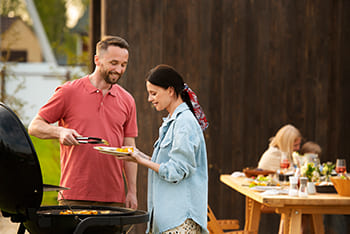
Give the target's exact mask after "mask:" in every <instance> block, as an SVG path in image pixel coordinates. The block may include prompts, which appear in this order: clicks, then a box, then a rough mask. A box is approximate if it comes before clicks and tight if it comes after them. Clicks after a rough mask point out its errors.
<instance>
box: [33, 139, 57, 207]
mask: <svg viewBox="0 0 350 234" xmlns="http://www.w3.org/2000/svg"><path fill="white" fill-rule="evenodd" d="M30 138H31V140H32V142H33V145H34V148H35V151H36V153H37V155H38V159H39V162H40V167H41V173H42V177H43V183H44V184H50V185H59V183H60V173H61V172H60V146H59V142H58V140H51V139H50V140H42V139H39V138H36V137H33V136H30ZM48 205H57V192H44V196H43V201H42V206H48Z"/></svg>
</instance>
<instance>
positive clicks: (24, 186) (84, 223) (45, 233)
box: [0, 102, 148, 234]
mask: <svg viewBox="0 0 350 234" xmlns="http://www.w3.org/2000/svg"><path fill="white" fill-rule="evenodd" d="M46 188H48V190H57V191H59V190H62V189H65V188H62V187H59V186H53V185H44V184H43V181H42V176H41V169H40V164H39V161H38V158H37V155H36V152H35V150H34V147H33V144H32V142H31V140H30V138H29V135H28V133H27V131H26V129H25V128H24V126H23V125H22V123H21V121H20V120H19V119H18V117H17V116H16V115H15V113H14V112H13V111H12V110H11V109H10V108H9V107H7V106H6V105H5V104H3V103H1V102H0V210H1V212H2V214H3V216H4V217H10V218H11V221H12V222H17V223H20V225H19V229H18V234H21V233H22V234H23V233H24V232H25V230H26V229H27V230H28V231H29V232H30V233H33V234H73V233H74V234H81V233H87V232H90V233H98V234H100V233H126V232H127V231H128V230H129V229H130V227H131V226H132V225H133V224H138V223H145V222H147V221H148V213H147V212H145V211H141V210H132V209H127V208H111V207H102V206H81V207H78V206H77V207H74V206H73V207H67V206H40V204H41V201H42V197H43V192H44V191H45V190H46ZM67 210H68V211H69V210H73V211H75V210H94V211H97V212H98V214H60V213H61V211H67Z"/></svg>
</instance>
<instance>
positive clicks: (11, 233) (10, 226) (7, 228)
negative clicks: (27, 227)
mask: <svg viewBox="0 0 350 234" xmlns="http://www.w3.org/2000/svg"><path fill="white" fill-rule="evenodd" d="M18 226H19V224H18V223H12V222H11V221H10V218H4V217H2V216H1V213H0V233H1V234H16V233H17V231H18ZM27 233H28V232H27V231H26V234H27Z"/></svg>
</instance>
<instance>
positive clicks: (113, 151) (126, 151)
mask: <svg viewBox="0 0 350 234" xmlns="http://www.w3.org/2000/svg"><path fill="white" fill-rule="evenodd" d="M94 149H95V150H98V151H99V152H100V153H103V154H110V155H114V156H127V155H130V152H134V148H132V147H123V148H119V147H107V146H95V147H94Z"/></svg>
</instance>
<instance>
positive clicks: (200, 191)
mask: <svg viewBox="0 0 350 234" xmlns="http://www.w3.org/2000/svg"><path fill="white" fill-rule="evenodd" d="M146 87H147V91H148V101H149V102H151V103H152V104H153V106H154V107H155V108H156V110H157V111H161V110H164V109H166V110H167V111H168V113H169V115H168V117H166V118H164V119H163V120H164V121H163V124H162V126H161V127H160V129H159V138H158V140H157V141H156V142H155V144H154V151H153V154H152V158H150V157H148V156H147V155H145V154H144V153H142V152H140V151H139V150H137V149H135V151H134V152H131V156H132V157H129V158H132V159H129V160H132V161H135V162H137V163H139V164H141V165H144V166H146V167H148V168H149V172H148V211H149V214H150V222H149V224H148V228H147V232H149V233H153V234H159V233H167V234H169V233H171V234H172V233H182V232H181V230H186V232H185V233H193V234H195V233H208V230H207V204H208V170H207V153H206V145H205V140H204V136H203V131H202V128H201V126H200V124H199V121H198V120H197V118H196V116H195V111H198V109H194V107H193V105H192V103H191V100H190V96H189V93H190V92H191V93H190V94H191V95H193V94H194V93H193V92H192V91H191V90H189V91H186V90H188V87H186V88H185V84H184V82H183V79H182V77H181V76H180V75H179V74H178V73H177V72H176V71H175V70H174V69H173V68H172V67H170V66H167V65H158V66H157V67H155V68H153V69H152V70H151V71H150V73H149V74H148V76H147V82H146ZM197 104H198V103H197ZM197 107H198V106H197ZM197 107H195V108H197ZM199 108H200V107H199ZM203 115H204V114H203ZM202 117H203V116H202ZM204 118H205V116H204ZM202 120H203V118H202ZM205 121H206V120H205ZM205 124H206V122H205V123H204V128H205V127H206V126H207V125H205ZM127 158H128V157H127V156H126V157H125V158H124V159H126V160H127Z"/></svg>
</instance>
